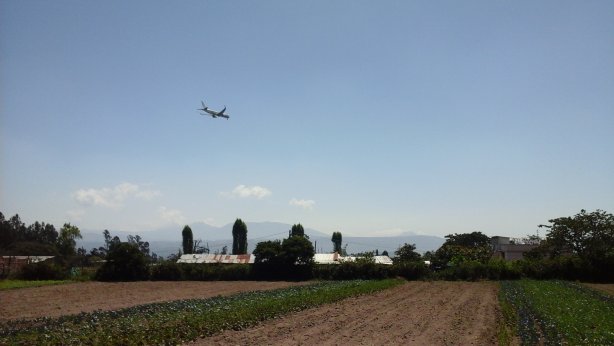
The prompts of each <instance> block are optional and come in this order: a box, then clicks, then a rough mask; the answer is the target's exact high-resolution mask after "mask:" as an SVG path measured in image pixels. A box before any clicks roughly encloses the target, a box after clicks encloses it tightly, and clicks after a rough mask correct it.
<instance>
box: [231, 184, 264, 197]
mask: <svg viewBox="0 0 614 346" xmlns="http://www.w3.org/2000/svg"><path fill="white" fill-rule="evenodd" d="M222 195H223V196H227V197H238V198H252V197H253V198H257V199H262V198H264V197H267V196H269V195H271V190H269V189H267V188H266V187H262V186H257V185H256V186H245V185H238V186H237V187H235V188H234V189H233V190H232V192H230V193H228V192H222Z"/></svg>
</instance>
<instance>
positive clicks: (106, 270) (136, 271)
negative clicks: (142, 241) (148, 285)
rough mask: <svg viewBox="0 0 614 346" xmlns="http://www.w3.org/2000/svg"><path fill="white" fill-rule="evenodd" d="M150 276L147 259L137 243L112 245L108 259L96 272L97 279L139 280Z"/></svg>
mask: <svg viewBox="0 0 614 346" xmlns="http://www.w3.org/2000/svg"><path fill="white" fill-rule="evenodd" d="M148 277H149V270H148V268H147V260H146V258H145V255H144V254H143V253H142V252H141V250H139V248H138V245H137V244H135V243H120V244H118V245H116V246H113V247H111V249H110V250H109V253H108V255H107V261H106V262H105V263H104V264H103V265H102V267H100V269H98V271H97V272H96V279H98V280H101V281H137V280H146V279H147V278H148Z"/></svg>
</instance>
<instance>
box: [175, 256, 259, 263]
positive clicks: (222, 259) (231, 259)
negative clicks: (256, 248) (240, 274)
mask: <svg viewBox="0 0 614 346" xmlns="http://www.w3.org/2000/svg"><path fill="white" fill-rule="evenodd" d="M255 259H256V256H254V255H251V254H246V255H221V254H217V255H216V254H187V255H182V256H181V258H179V260H177V263H224V264H235V263H244V264H251V263H254V260H255Z"/></svg>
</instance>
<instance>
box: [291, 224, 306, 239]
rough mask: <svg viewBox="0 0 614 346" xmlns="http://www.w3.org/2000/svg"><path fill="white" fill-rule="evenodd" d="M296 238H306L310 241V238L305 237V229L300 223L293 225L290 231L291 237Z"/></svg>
mask: <svg viewBox="0 0 614 346" xmlns="http://www.w3.org/2000/svg"><path fill="white" fill-rule="evenodd" d="M294 236H299V237H306V238H307V239H309V237H307V236H306V235H305V229H304V228H303V225H301V224H300V223H298V224H296V225H292V228H291V229H290V237H294Z"/></svg>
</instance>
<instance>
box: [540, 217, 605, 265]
mask: <svg viewBox="0 0 614 346" xmlns="http://www.w3.org/2000/svg"><path fill="white" fill-rule="evenodd" d="M548 222H549V223H550V225H539V227H543V228H547V229H548V234H547V235H546V243H547V244H549V245H550V246H551V248H552V251H554V252H556V253H561V252H563V251H571V252H572V253H573V254H576V255H577V256H578V257H580V258H581V259H583V260H586V261H588V262H590V263H592V264H593V265H597V266H599V267H602V266H606V265H613V266H614V215H612V214H608V213H606V212H605V211H603V210H599V209H597V210H596V211H594V212H592V213H587V212H586V210H584V209H582V210H581V211H580V213H578V214H576V215H574V216H573V217H560V218H556V219H552V220H548ZM610 268H612V267H610Z"/></svg>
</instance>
